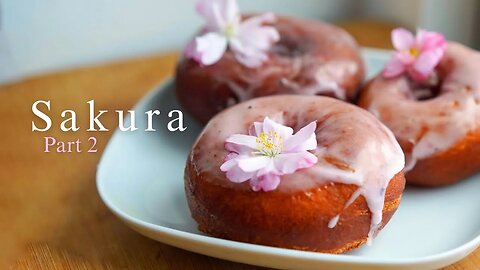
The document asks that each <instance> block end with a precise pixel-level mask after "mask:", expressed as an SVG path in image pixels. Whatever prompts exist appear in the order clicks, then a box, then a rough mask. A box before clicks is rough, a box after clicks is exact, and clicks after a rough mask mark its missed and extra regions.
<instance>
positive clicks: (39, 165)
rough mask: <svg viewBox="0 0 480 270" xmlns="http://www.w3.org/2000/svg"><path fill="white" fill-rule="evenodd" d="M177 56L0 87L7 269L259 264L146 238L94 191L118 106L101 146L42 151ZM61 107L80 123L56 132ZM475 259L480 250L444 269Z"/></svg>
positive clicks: (125, 99)
mask: <svg viewBox="0 0 480 270" xmlns="http://www.w3.org/2000/svg"><path fill="white" fill-rule="evenodd" d="M345 27H347V28H348V25H347V26H345ZM371 31H373V30H371V29H370V30H369V32H370V33H371ZM382 31H383V30H382ZM382 33H383V32H382ZM383 37H384V39H383V40H384V41H383V47H388V46H389V45H388V44H389V41H388V37H386V36H385V35H384V34H383ZM377 45H378V44H377ZM379 47H382V44H380V45H379ZM176 57H177V55H176V54H173V53H170V54H166V55H157V56H151V57H147V58H139V59H134V60H129V61H123V62H120V63H114V64H107V65H101V66H94V67H89V68H82V69H77V70H72V71H64V72H60V73H55V74H49V75H44V76H38V77H35V78H30V79H26V80H23V81H20V82H17V83H12V84H9V85H3V86H0V121H1V122H0V123H1V125H2V127H1V128H0V131H1V132H0V164H1V165H0V168H1V170H0V183H1V187H0V208H1V209H2V210H1V212H0V240H1V241H0V263H1V265H0V268H1V269H4V268H6V267H8V268H11V269H119V268H123V269H261V268H258V267H254V266H248V265H243V264H238V263H233V262H227V261H223V260H219V259H215V258H211V257H207V256H202V255H198V254H194V253H190V252H187V251H183V250H180V249H177V248H173V247H170V246H167V245H164V244H161V243H158V242H155V241H153V240H150V239H147V238H145V237H143V236H141V235H139V234H137V233H135V232H133V231H132V230H130V229H128V228H127V227H126V226H125V225H123V224H122V223H121V222H120V221H119V220H118V219H117V218H115V217H114V216H113V215H112V214H111V213H110V212H109V211H108V210H107V208H106V207H105V206H104V205H103V203H102V202H101V200H100V198H99V197H98V194H97V192H96V188H95V171H96V164H97V163H98V160H99V158H100V156H101V150H103V148H104V147H105V144H106V143H107V141H108V139H109V137H110V136H111V134H112V130H113V129H114V128H115V126H116V125H117V123H116V121H117V118H116V115H115V114H107V115H105V116H102V122H104V123H105V125H106V126H107V127H109V128H110V131H109V132H103V133H102V132H96V133H95V136H96V137H97V138H98V142H99V146H98V147H99V150H100V151H99V152H98V153H85V152H82V153H70V154H68V153H63V154H62V153H44V152H43V149H42V143H43V137H45V136H53V137H55V138H56V139H57V140H76V139H81V140H83V141H86V140H87V138H88V137H89V136H91V135H92V133H89V132H86V131H85V130H86V125H87V124H88V114H87V112H88V107H87V104H86V102H87V101H88V100H91V99H93V100H95V103H96V104H95V105H96V107H97V108H101V109H106V110H109V111H113V110H115V109H119V110H126V109H129V108H131V107H132V106H133V105H134V104H135V103H136V102H137V101H138V100H139V99H140V98H141V97H142V96H143V95H145V94H146V93H147V92H148V91H149V90H150V89H151V88H152V87H153V86H155V85H157V84H158V83H159V82H160V81H162V80H163V79H164V78H165V77H166V76H168V75H170V74H171V73H172V71H173V67H174V64H175V61H176ZM39 99H43V100H50V101H51V106H52V110H51V113H50V114H49V115H50V116H51V117H52V119H53V123H54V126H53V127H52V128H51V129H50V131H48V132H32V131H31V121H32V120H33V119H34V116H33V114H32V112H31V106H32V103H33V102H34V101H36V100H39ZM64 109H73V110H75V111H76V112H77V114H78V120H79V125H80V127H81V129H80V131H78V132H68V133H65V132H60V129H59V127H58V125H59V124H60V121H59V119H60V112H61V111H62V110H64ZM479 265H480V250H477V251H476V252H475V253H474V254H472V255H470V256H469V257H468V258H466V259H464V260H463V261H461V262H459V263H457V264H455V265H452V266H450V267H448V268H446V269H449V270H454V269H455V270H459V269H478V266H479ZM2 266H5V267H2Z"/></svg>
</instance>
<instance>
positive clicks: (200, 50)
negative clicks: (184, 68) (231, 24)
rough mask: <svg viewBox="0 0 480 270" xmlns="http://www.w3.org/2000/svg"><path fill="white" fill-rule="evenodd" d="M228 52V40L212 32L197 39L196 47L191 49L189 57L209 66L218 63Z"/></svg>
mask: <svg viewBox="0 0 480 270" xmlns="http://www.w3.org/2000/svg"><path fill="white" fill-rule="evenodd" d="M226 50H227V39H226V38H225V37H224V36H222V35H220V34H218V33H214V32H210V33H206V34H205V35H203V36H200V37H196V38H195V43H194V47H193V48H190V49H189V51H190V53H189V54H187V56H189V57H191V58H193V59H195V60H196V61H197V62H199V63H201V64H202V65H206V66H208V65H212V64H215V63H216V62H218V60H220V58H222V56H223V54H224V53H225V51H226Z"/></svg>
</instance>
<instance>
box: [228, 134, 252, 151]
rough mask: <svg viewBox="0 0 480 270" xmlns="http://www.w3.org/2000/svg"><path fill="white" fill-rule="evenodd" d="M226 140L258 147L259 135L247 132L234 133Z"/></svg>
mask: <svg viewBox="0 0 480 270" xmlns="http://www.w3.org/2000/svg"><path fill="white" fill-rule="evenodd" d="M225 142H227V143H232V144H237V145H243V146H247V147H250V148H252V149H257V137H254V136H250V135H245V134H233V135H231V136H230V137H228V138H227V139H226V140H225Z"/></svg>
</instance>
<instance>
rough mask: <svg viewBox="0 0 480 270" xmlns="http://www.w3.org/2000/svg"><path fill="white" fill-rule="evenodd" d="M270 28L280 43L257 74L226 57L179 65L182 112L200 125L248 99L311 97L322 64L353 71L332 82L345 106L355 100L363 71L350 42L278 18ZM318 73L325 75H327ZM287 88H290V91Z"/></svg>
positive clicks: (316, 25)
mask: <svg viewBox="0 0 480 270" xmlns="http://www.w3.org/2000/svg"><path fill="white" fill-rule="evenodd" d="M275 27H276V28H277V29H278V31H279V33H280V41H279V42H278V43H276V44H275V45H274V46H273V47H272V48H271V49H270V51H269V53H268V55H269V59H268V61H267V62H266V63H264V64H263V65H262V66H260V67H258V68H248V67H245V66H243V65H241V64H240V63H239V62H238V61H237V60H236V59H235V57H234V55H233V53H232V52H231V51H227V52H226V53H225V54H224V55H223V57H222V58H221V59H220V61H219V62H217V63H215V64H214V65H211V66H200V65H199V64H198V63H197V62H195V61H194V60H192V59H185V58H183V59H181V60H180V61H179V63H178V65H177V69H176V75H175V89H176V94H177V97H178V100H179V101H180V103H181V105H182V106H183V107H184V109H185V110H186V111H187V112H189V113H190V114H191V115H192V116H193V117H194V118H195V119H197V120H199V121H200V122H201V123H206V122H208V120H209V119H210V118H211V117H213V116H214V115H215V114H217V113H218V112H220V111H221V110H223V109H225V108H227V107H229V106H231V105H233V104H235V103H238V102H242V101H245V100H247V99H250V98H254V97H260V96H268V95H275V94H312V95H313V94H315V93H307V92H305V91H306V90H305V89H307V88H308V86H310V85H312V84H314V85H315V84H318V82H315V81H314V78H315V76H316V75H315V72H316V70H317V69H316V68H318V67H321V66H323V65H325V64H326V63H330V64H332V63H348V64H350V65H354V69H355V70H354V71H352V72H343V71H342V72H341V73H342V74H343V75H340V76H341V77H342V78H341V79H336V80H337V83H338V85H339V87H340V88H342V89H344V90H345V94H346V98H347V99H348V100H352V99H353V98H354V97H355V96H356V93H357V90H358V88H359V87H360V84H361V82H362V81H363V76H364V66H363V60H362V59H361V57H360V53H359V51H358V46H357V44H356V42H355V40H354V39H353V38H352V37H351V36H350V35H349V34H348V33H347V32H346V31H344V30H343V29H341V28H338V27H336V26H333V25H330V24H327V23H323V22H319V21H312V20H304V19H297V18H289V17H284V16H277V22H276V23H275ZM344 70H346V69H344ZM322 72H325V73H331V71H330V70H328V69H326V70H323V71H322ZM312 73H313V74H312ZM285 82H288V83H285ZM292 83H293V84H295V85H296V86H295V87H293V88H292ZM325 83H327V82H325ZM239 89H240V90H239ZM245 89H247V90H245ZM293 89H296V90H293ZM239 92H241V94H239ZM326 95H331V94H329V93H327V94H326Z"/></svg>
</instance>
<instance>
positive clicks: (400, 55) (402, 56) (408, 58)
mask: <svg viewBox="0 0 480 270" xmlns="http://www.w3.org/2000/svg"><path fill="white" fill-rule="evenodd" d="M393 57H395V58H397V59H398V60H399V61H400V62H402V63H403V64H404V65H411V64H413V63H415V59H416V58H415V57H414V56H412V55H411V54H410V53H408V52H404V51H401V52H395V53H394V54H393Z"/></svg>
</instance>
